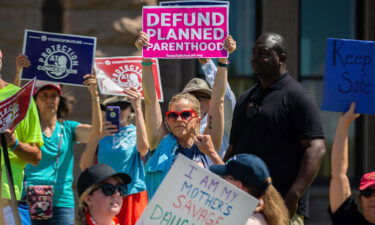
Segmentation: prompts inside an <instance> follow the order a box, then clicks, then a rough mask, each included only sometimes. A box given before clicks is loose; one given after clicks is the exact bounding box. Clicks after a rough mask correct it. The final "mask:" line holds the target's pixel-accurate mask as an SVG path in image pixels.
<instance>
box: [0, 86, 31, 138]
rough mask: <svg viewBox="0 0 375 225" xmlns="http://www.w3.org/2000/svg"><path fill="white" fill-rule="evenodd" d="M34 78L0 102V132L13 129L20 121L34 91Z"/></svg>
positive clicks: (24, 114) (25, 112)
mask: <svg viewBox="0 0 375 225" xmlns="http://www.w3.org/2000/svg"><path fill="white" fill-rule="evenodd" d="M34 86H35V79H34V80H31V81H30V82H28V83H27V84H25V86H23V87H22V88H21V89H20V90H19V91H18V92H17V93H15V94H14V95H13V96H11V97H9V98H7V99H5V100H4V101H1V102H0V133H4V131H5V130H6V129H10V130H13V129H14V128H15V127H16V126H17V124H18V123H19V122H21V121H22V120H23V119H24V118H25V116H26V114H27V111H28V109H29V105H30V101H31V98H32V96H33V93H34Z"/></svg>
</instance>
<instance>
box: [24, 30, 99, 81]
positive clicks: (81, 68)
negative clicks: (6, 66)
mask: <svg viewBox="0 0 375 225" xmlns="http://www.w3.org/2000/svg"><path fill="white" fill-rule="evenodd" d="M95 48H96V38H95V37H86V36H78V35H68V34H57V33H49V32H41V31H33V30H25V37H24V43H23V54H25V55H27V56H28V58H29V60H30V61H31V66H30V67H29V68H24V69H23V71H22V75H21V79H23V80H30V79H33V78H34V77H36V78H37V80H44V81H52V82H57V83H62V84H69V85H82V83H83V80H84V79H83V76H84V75H85V74H88V73H91V69H92V67H93V60H94V54H95Z"/></svg>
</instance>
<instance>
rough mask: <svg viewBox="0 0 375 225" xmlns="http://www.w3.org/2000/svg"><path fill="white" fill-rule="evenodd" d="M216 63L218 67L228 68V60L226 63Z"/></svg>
mask: <svg viewBox="0 0 375 225" xmlns="http://www.w3.org/2000/svg"><path fill="white" fill-rule="evenodd" d="M217 65H218V66H219V67H225V68H228V65H229V62H228V63H222V62H217Z"/></svg>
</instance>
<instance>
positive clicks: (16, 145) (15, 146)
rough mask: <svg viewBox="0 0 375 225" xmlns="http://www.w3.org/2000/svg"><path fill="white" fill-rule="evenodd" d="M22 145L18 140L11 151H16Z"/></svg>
mask: <svg viewBox="0 0 375 225" xmlns="http://www.w3.org/2000/svg"><path fill="white" fill-rule="evenodd" d="M19 145H20V143H19V141H18V139H16V142H15V143H14V145H13V147H11V148H10V150H12V151H14V150H15V149H16V148H17V147H18V146H19Z"/></svg>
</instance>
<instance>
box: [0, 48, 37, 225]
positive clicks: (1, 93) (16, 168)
mask: <svg viewBox="0 0 375 225" xmlns="http://www.w3.org/2000/svg"><path fill="white" fill-rule="evenodd" d="M2 59H3V54H2V52H1V50H0V71H1V68H2ZM19 90H20V88H19V87H16V86H15V85H13V84H9V83H7V82H5V81H4V80H3V79H2V78H1V77H0V101H3V100H5V99H7V98H9V97H11V96H12V95H14V94H15V93H16V92H18V91H19ZM0 120H3V118H0ZM4 134H5V139H6V142H7V144H8V150H9V153H8V154H9V158H10V164H11V168H12V175H13V180H14V190H15V193H16V198H17V200H20V199H21V190H22V186H23V185H22V184H23V182H22V181H23V177H24V174H23V170H24V168H25V166H26V164H27V163H29V164H32V165H37V164H38V163H39V161H40V159H41V156H42V154H41V151H40V149H39V148H40V146H42V145H43V139H42V132H41V129H40V122H39V116H38V110H37V108H36V105H35V103H34V101H33V100H31V102H30V106H29V109H28V113H27V115H26V117H25V118H24V119H23V120H22V121H21V122H20V123H19V124H18V125H17V127H16V128H15V129H14V130H9V129H8V130H5V132H4ZM0 154H3V153H2V152H0ZM1 171H2V172H1V173H2V174H1V184H2V185H1V200H0V209H2V208H4V207H9V205H10V200H9V199H10V191H9V183H8V179H7V176H6V171H5V169H4V160H3V157H1ZM0 212H3V210H0ZM21 217H22V216H21ZM2 219H3V216H2V215H0V224H5V223H3V222H4V221H2Z"/></svg>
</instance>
